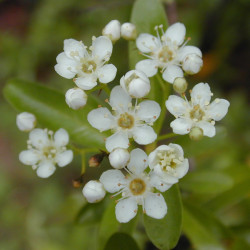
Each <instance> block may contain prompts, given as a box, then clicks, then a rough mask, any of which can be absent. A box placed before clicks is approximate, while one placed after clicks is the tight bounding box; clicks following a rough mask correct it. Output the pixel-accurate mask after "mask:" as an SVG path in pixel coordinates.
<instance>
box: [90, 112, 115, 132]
mask: <svg viewBox="0 0 250 250" xmlns="http://www.w3.org/2000/svg"><path fill="white" fill-rule="evenodd" d="M87 119H88V122H89V123H90V125H91V126H92V127H94V128H96V129H98V130H100V131H101V132H102V131H105V130H108V129H110V128H111V127H112V125H113V124H114V120H113V116H112V114H111V113H110V111H109V110H108V109H107V108H98V109H94V110H92V111H90V112H89V113H88V117H87Z"/></svg>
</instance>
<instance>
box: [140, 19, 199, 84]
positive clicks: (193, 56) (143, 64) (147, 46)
mask: <svg viewBox="0 0 250 250" xmlns="http://www.w3.org/2000/svg"><path fill="white" fill-rule="evenodd" d="M159 27H160V28H161V29H162V26H159ZM156 31H157V37H155V36H152V35H150V34H146V33H143V34H140V35H139V37H138V38H137V40H136V45H137V48H138V49H139V50H140V51H141V52H142V53H143V55H144V56H146V57H148V59H146V60H142V61H140V62H138V63H137V64H136V69H137V70H141V71H143V72H144V73H145V74H146V75H147V76H148V77H151V76H154V75H155V74H156V73H157V71H158V68H160V69H162V72H163V75H162V77H163V79H164V80H165V81H167V82H169V83H173V82H174V80H175V78H177V77H183V70H184V71H185V72H186V73H188V74H195V73H197V72H199V70H200V68H201V67H202V65H203V62H202V58H201V57H202V53H201V51H200V49H198V48H197V47H194V46H185V45H186V43H183V42H184V38H185V34H186V28H185V26H184V24H182V23H175V24H173V25H171V26H170V27H169V28H168V29H167V30H166V32H164V31H163V30H162V36H161V37H160V35H159V32H158V27H156Z"/></svg>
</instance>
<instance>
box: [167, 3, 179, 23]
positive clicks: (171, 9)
mask: <svg viewBox="0 0 250 250" xmlns="http://www.w3.org/2000/svg"><path fill="white" fill-rule="evenodd" d="M165 9H166V13H167V17H168V23H169V25H171V24H173V23H176V22H177V21H178V15H177V8H176V2H175V1H174V0H167V1H166V3H165Z"/></svg>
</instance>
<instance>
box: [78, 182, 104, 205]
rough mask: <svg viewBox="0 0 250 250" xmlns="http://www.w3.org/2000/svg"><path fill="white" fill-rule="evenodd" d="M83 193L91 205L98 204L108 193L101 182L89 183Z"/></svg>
mask: <svg viewBox="0 0 250 250" xmlns="http://www.w3.org/2000/svg"><path fill="white" fill-rule="evenodd" d="M82 193H83V196H84V197H85V198H86V200H87V201H88V202H89V203H96V202H98V201H101V200H102V199H103V198H104V196H105V194H106V191H105V190H104V187H103V185H102V183H101V182H99V181H89V182H87V183H86V185H85V186H84V188H83V190H82Z"/></svg>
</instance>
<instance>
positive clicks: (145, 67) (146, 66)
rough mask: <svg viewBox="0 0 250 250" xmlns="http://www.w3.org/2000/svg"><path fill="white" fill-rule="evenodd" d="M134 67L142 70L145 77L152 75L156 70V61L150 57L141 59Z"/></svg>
mask: <svg viewBox="0 0 250 250" xmlns="http://www.w3.org/2000/svg"><path fill="white" fill-rule="evenodd" d="M135 69H136V70H140V71H142V72H143V73H144V74H145V75H146V76H147V77H152V76H154V75H155V74H156V73H157V71H158V63H157V61H156V60H151V59H146V60H142V61H140V62H138V63H137V64H136V65H135Z"/></svg>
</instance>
